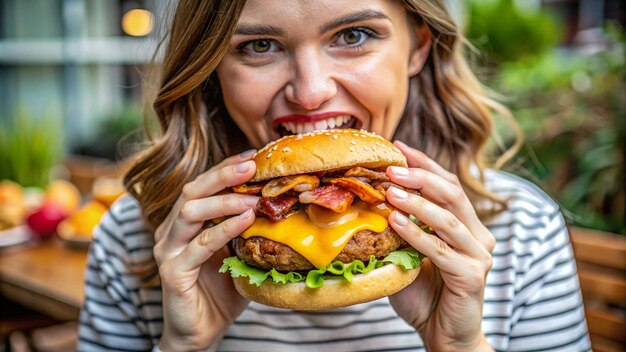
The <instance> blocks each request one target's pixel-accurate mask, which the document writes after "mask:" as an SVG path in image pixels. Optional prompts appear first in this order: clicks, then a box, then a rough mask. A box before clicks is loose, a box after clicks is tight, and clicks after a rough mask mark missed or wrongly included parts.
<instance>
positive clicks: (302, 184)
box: [262, 175, 320, 197]
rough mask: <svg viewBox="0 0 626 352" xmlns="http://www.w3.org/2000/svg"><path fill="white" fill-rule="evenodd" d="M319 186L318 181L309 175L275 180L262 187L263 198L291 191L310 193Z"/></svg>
mask: <svg viewBox="0 0 626 352" xmlns="http://www.w3.org/2000/svg"><path fill="white" fill-rule="evenodd" d="M319 184H320V179H319V178H317V177H316V176H311V175H295V176H285V177H281V178H276V179H273V180H271V181H270V182H268V183H267V184H266V185H265V186H264V187H263V191H262V194H263V197H277V196H279V195H281V194H283V193H285V192H287V191H289V190H291V189H295V190H296V191H298V192H304V191H312V190H313V189H315V188H316V187H317V186H319Z"/></svg>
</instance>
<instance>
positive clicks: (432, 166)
mask: <svg viewBox="0 0 626 352" xmlns="http://www.w3.org/2000/svg"><path fill="white" fill-rule="evenodd" d="M393 144H395V145H396V147H398V148H400V151H402V154H404V156H406V158H407V162H408V164H409V167H419V168H421V169H424V170H427V171H430V172H432V173H434V174H435V175H439V176H440V177H442V178H443V179H445V180H447V181H449V182H452V183H454V182H455V181H457V180H458V178H457V177H456V175H454V174H453V173H451V172H450V171H448V170H446V169H445V168H444V167H443V166H441V165H439V163H437V162H436V161H434V160H433V159H431V158H430V157H428V155H426V154H424V153H423V152H421V151H419V150H417V149H415V148H412V147H409V146H408V145H406V144H404V143H402V142H400V141H394V142H393Z"/></svg>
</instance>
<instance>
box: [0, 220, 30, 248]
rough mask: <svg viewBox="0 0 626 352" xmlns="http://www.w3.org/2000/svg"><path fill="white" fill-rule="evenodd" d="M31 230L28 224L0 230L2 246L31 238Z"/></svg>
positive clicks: (0, 244) (12, 244)
mask: <svg viewBox="0 0 626 352" xmlns="http://www.w3.org/2000/svg"><path fill="white" fill-rule="evenodd" d="M30 237H31V235H30V231H29V230H28V227H27V226H26V225H21V226H16V227H12V228H10V229H7V230H2V231H0V247H8V246H14V245H16V244H20V243H24V242H26V241H28V240H29V239H30Z"/></svg>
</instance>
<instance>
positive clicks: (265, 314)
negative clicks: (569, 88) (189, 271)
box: [78, 170, 590, 352]
mask: <svg viewBox="0 0 626 352" xmlns="http://www.w3.org/2000/svg"><path fill="white" fill-rule="evenodd" d="M486 185H487V187H488V188H489V189H490V190H492V191H493V192H494V193H496V194H497V195H498V196H499V197H501V198H503V199H507V200H508V202H509V209H508V210H507V211H506V212H503V213H501V214H498V216H496V217H494V218H492V219H489V221H488V222H486V225H487V227H489V229H490V230H491V231H492V232H493V234H494V235H495V237H496V239H497V243H496V247H495V249H494V251H493V268H492V270H491V271H490V272H489V274H488V276H487V287H486V289H485V304H484V308H483V321H482V329H483V332H484V333H485V336H486V337H487V339H488V341H489V342H490V343H491V345H492V346H493V347H494V349H496V350H497V351H553V350H559V351H586V350H590V345H589V338H588V334H587V327H586V323H585V320H584V311H583V306H582V298H581V295H580V290H579V283H578V278H577V276H576V266H575V263H574V259H573V254H572V249H571V244H570V242H569V235H568V233H567V228H566V225H565V221H564V219H563V216H562V214H561V212H560V211H559V207H558V206H557V205H556V204H555V203H554V201H552V200H551V199H550V198H549V197H548V196H547V195H546V194H545V193H544V192H542V191H541V190H539V189H538V188H537V187H536V186H534V185H532V184H531V183H529V182H527V181H525V180H523V179H521V178H518V177H516V176H513V175H510V174H505V173H502V172H496V171H491V170H487V172H486ZM153 243H154V242H153V239H152V234H151V233H150V232H149V231H148V230H147V229H146V227H145V225H144V223H143V222H142V220H141V211H140V208H139V206H138V204H137V202H136V201H135V200H134V199H132V198H131V197H125V198H123V199H121V200H120V201H118V202H117V203H116V204H114V205H113V207H112V208H111V209H110V211H109V213H107V215H106V216H105V217H104V218H103V220H102V223H101V224H100V226H99V227H98V228H97V229H96V231H95V238H94V242H93V244H92V247H91V249H90V253H89V264H88V267H87V273H86V280H85V294H86V301H85V304H84V306H83V309H82V311H81V317H80V319H81V322H80V327H79V334H80V340H79V344H78V350H80V351H100V350H116V351H146V350H150V349H151V348H152V347H153V346H154V345H155V344H156V343H158V341H159V339H160V336H161V332H162V330H163V312H162V309H161V299H162V298H161V289H160V286H156V287H143V286H142V285H140V282H141V279H140V278H139V277H137V275H136V270H135V268H137V267H139V266H141V265H142V264H145V263H147V262H149V261H150V260H151V256H152V246H153ZM218 350H219V351H293V350H298V351H302V352H306V351H320V350H324V351H326V350H328V351H372V352H373V351H424V347H423V344H422V341H421V339H420V338H419V336H418V335H417V334H416V333H415V331H414V330H413V329H412V328H411V327H410V326H408V325H407V324H406V323H405V322H404V321H402V320H401V319H400V318H398V317H397V316H396V314H395V312H394V310H393V309H392V308H391V306H390V305H389V303H388V301H387V300H386V299H381V300H378V301H374V302H369V303H364V304H360V305H356V306H352V307H346V308H343V309H338V310H333V311H326V312H294V311H288V310H282V309H278V308H271V307H265V306H261V305H259V304H256V303H251V304H250V305H249V307H248V309H246V310H245V311H244V313H243V314H242V315H241V316H240V317H239V318H238V319H237V321H236V322H235V323H234V324H233V325H232V326H231V327H230V329H229V330H228V331H227V332H226V334H225V336H224V339H223V341H222V342H221V344H220V345H219V348H218Z"/></svg>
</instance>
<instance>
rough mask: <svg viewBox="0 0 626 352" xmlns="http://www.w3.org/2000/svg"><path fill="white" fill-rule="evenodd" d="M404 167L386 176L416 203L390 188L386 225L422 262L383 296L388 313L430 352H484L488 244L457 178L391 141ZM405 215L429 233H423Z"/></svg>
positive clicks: (491, 241) (488, 234)
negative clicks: (414, 275) (394, 314)
mask: <svg viewBox="0 0 626 352" xmlns="http://www.w3.org/2000/svg"><path fill="white" fill-rule="evenodd" d="M395 144H396V146H397V147H399V148H400V150H402V152H403V154H404V155H405V156H406V157H407V159H408V164H409V168H408V169H406V168H397V167H390V168H388V169H387V174H388V175H389V177H390V178H391V180H392V181H393V182H394V183H396V184H398V185H400V186H403V187H406V188H411V189H416V190H419V191H420V192H421V196H418V195H414V194H410V193H407V192H404V191H402V190H400V189H398V188H395V187H394V188H390V189H389V191H388V192H387V199H388V201H389V202H390V203H391V204H392V205H394V206H395V207H397V208H398V210H400V211H397V210H396V211H394V212H393V213H392V214H391V215H390V216H389V223H390V225H391V226H392V227H393V228H394V230H396V232H397V233H398V234H399V235H400V236H402V237H403V238H404V239H405V240H406V241H407V242H408V243H409V244H410V245H411V246H413V247H414V248H415V249H417V250H418V251H420V252H421V253H423V254H425V255H426V256H427V259H426V260H425V262H424V264H423V266H422V271H421V272H420V274H419V276H418V277H417V279H416V280H415V281H414V282H413V283H412V284H411V285H409V286H408V287H407V288H405V289H404V290H402V291H400V292H398V293H397V294H395V295H393V296H391V297H390V301H391V304H392V305H393V307H394V309H395V310H396V312H397V313H398V315H400V316H401V317H402V318H403V319H404V320H406V321H407V322H408V323H409V324H411V325H412V326H413V327H415V328H416V330H417V331H418V332H419V334H420V336H421V337H422V340H423V341H424V344H425V346H426V347H427V349H428V350H431V351H448V350H457V351H473V350H490V349H491V348H490V347H489V346H488V344H487V342H486V340H485V337H484V335H483V334H482V332H481V321H482V307H483V296H484V290H485V281H486V275H487V272H488V270H489V269H490V268H491V263H492V258H491V251H492V250H493V247H494V246H495V238H494V237H493V235H492V234H491V232H489V230H488V229H487V228H486V227H485V226H484V225H483V224H482V222H481V221H480V219H479V218H478V216H477V215H476V212H475V210H474V208H473V207H472V204H471V203H470V201H469V199H468V197H467V195H466V194H465V192H464V191H463V188H462V187H461V184H460V182H459V180H458V178H457V177H456V176H455V175H453V174H452V173H450V172H448V171H446V170H445V169H444V168H443V167H441V166H440V165H439V164H437V163H436V162H435V161H433V160H432V159H430V158H428V157H427V156H426V155H425V154H423V153H422V152H420V151H418V150H415V149H413V148H411V147H408V146H406V145H404V144H402V143H399V142H395ZM403 213H405V214H413V215H414V216H415V217H416V218H417V219H419V220H421V221H422V223H424V224H426V225H429V226H430V227H432V228H433V230H434V231H435V232H436V234H437V235H431V234H427V233H426V232H424V231H422V230H421V229H420V228H419V227H418V226H417V225H416V224H414V223H413V222H411V221H410V220H409V219H408V218H407V216H406V215H404V214H403Z"/></svg>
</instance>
